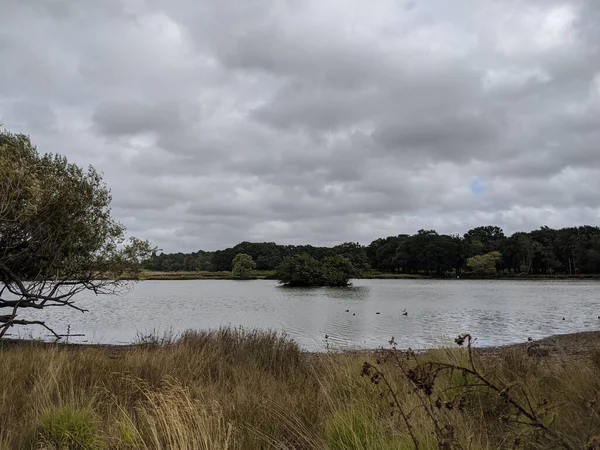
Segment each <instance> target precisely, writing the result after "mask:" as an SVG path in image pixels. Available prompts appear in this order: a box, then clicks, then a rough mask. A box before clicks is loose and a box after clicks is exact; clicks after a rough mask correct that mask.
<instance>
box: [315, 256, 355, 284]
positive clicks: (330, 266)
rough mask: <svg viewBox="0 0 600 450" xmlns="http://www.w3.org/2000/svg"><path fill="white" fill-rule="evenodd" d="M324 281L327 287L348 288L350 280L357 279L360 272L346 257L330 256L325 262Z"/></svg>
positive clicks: (323, 267)
mask: <svg viewBox="0 0 600 450" xmlns="http://www.w3.org/2000/svg"><path fill="white" fill-rule="evenodd" d="M321 268H322V271H323V272H322V280H323V284H324V285H327V286H348V283H349V282H350V278H354V277H357V276H358V275H359V271H358V270H356V268H355V267H354V264H352V261H350V259H348V258H346V257H345V256H341V255H336V256H328V257H327V258H325V261H324V262H323V265H322V266H321Z"/></svg>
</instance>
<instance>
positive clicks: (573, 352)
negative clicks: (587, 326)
mask: <svg viewBox="0 0 600 450" xmlns="http://www.w3.org/2000/svg"><path fill="white" fill-rule="evenodd" d="M474 337H475V338H476V337H477V336H474ZM27 345H39V346H42V347H47V348H62V349H68V350H76V351H85V350H89V349H95V350H101V351H105V352H107V353H109V354H110V356H111V357H112V356H115V355H123V354H126V353H128V352H130V351H134V350H140V349H160V348H168V347H169V346H172V345H176V341H174V342H170V343H165V344H154V343H131V344H93V343H90V344H88V343H73V342H60V341H59V342H48V341H42V340H36V339H11V338H8V339H6V338H5V339H1V340H0V352H1V351H4V350H7V349H10V348H15V347H19V346H27ZM446 348H459V347H458V346H456V345H449V346H445V347H444V346H442V347H434V348H426V349H413V351H414V352H416V353H427V352H431V351H436V350H441V349H446ZM531 348H536V349H543V351H542V353H543V355H538V356H545V357H550V358H565V359H566V358H571V359H572V358H576V359H579V358H589V357H590V356H593V355H594V354H596V353H597V355H598V357H599V358H600V330H597V331H578V332H574V333H565V334H554V335H551V336H547V337H545V338H541V339H536V340H532V341H525V342H517V343H513V344H504V345H497V346H489V347H479V346H476V345H474V346H473V351H474V353H475V354H478V355H480V356H483V357H489V356H491V357H494V356H499V355H502V354H505V353H507V352H514V351H516V352H523V353H527V352H530V351H531V350H530V349H531ZM383 349H384V350H389V348H388V347H384V348H383ZM379 350H380V349H379V348H371V349H355V350H335V349H333V350H328V351H323V352H315V351H307V350H302V353H303V354H305V355H308V356H311V357H318V356H326V355H356V356H358V355H364V356H365V357H366V356H371V355H373V354H375V353H376V352H377V351H379ZM407 350H408V349H402V348H399V349H398V351H399V352H406V351H407ZM536 352H537V351H536ZM536 352H534V353H536Z"/></svg>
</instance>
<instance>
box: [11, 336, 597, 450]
mask: <svg viewBox="0 0 600 450" xmlns="http://www.w3.org/2000/svg"><path fill="white" fill-rule="evenodd" d="M596 339H597V336H596ZM463 347H464V346H463ZM531 348H532V347H530V348H529V351H528V349H527V348H526V347H515V348H507V349H500V350H496V351H491V352H490V351H486V352H476V353H475V354H473V355H472V357H473V363H474V364H475V369H476V373H479V374H481V375H482V377H483V380H485V382H486V383H489V384H490V385H491V386H493V387H494V388H493V389H492V388H490V387H489V386H485V385H484V383H483V382H482V381H481V380H477V379H475V378H473V376H472V375H470V374H469V372H465V370H463V369H465V368H467V369H468V368H470V367H472V366H471V361H470V358H469V352H468V351H467V350H466V349H465V348H458V347H457V348H452V349H445V350H436V351H431V352H427V353H425V354H421V355H418V356H416V355H415V356H410V355H408V356H407V354H406V353H400V352H393V351H389V352H384V353H382V354H375V353H341V354H331V353H330V354H319V355H315V354H307V353H303V352H301V351H300V349H299V348H298V346H297V345H296V344H295V343H294V342H292V341H289V340H288V339H286V338H284V337H281V336H278V335H276V334H273V333H268V332H261V331H243V330H231V329H227V330H221V331H218V332H203V333H198V332H189V333H186V334H184V335H183V336H182V337H180V338H179V339H178V340H176V341H168V340H167V341H165V342H158V341H156V340H152V339H149V340H147V341H146V343H145V344H144V345H137V346H129V347H121V348H120V347H93V346H69V345H48V344H39V343H10V342H7V343H3V344H0V360H1V361H2V364H1V365H0V379H1V380H2V383H0V448H1V449H2V450H5V449H6V450H8V449H30V448H31V449H33V448H45V449H109V448H110V449H166V448H169V449H211V450H212V449H261V448H275V449H288V448H289V449H325V448H329V449H357V450H358V449H411V448H414V447H415V441H416V442H417V445H418V446H419V448H421V449H437V448H448V449H450V448H470V449H483V448H485V449H488V448H490V449H491V448H494V449H496V448H513V446H514V445H515V442H517V443H518V445H519V447H522V448H539V449H548V448H559V447H561V446H562V448H569V447H570V448H584V446H585V445H587V444H588V443H589V442H590V441H591V440H592V439H593V438H592V436H594V435H595V434H600V418H599V416H598V405H597V404H596V400H597V395H598V392H599V390H600V376H599V375H600V352H598V351H597V350H595V351H589V352H584V353H582V352H581V351H576V352H575V353H577V355H576V356H577V357H573V355H569V353H568V346H567V347H565V348H566V350H567V351H564V349H563V347H560V348H559V349H558V350H556V351H553V352H552V354H550V355H546V353H545V352H544V351H541V350H543V347H539V348H538V347H535V346H534V347H533V348H536V349H537V350H535V351H532V350H531ZM557 348H558V347H557ZM366 361H367V362H370V363H371V364H372V365H371V366H370V365H364V363H365V362H366ZM443 367H446V368H449V369H448V370H442V368H443ZM461 367H462V368H463V369H460V368H461ZM361 372H362V375H363V376H361ZM467 385H473V386H471V387H466V386H467ZM390 388H391V393H393V395H391V394H390V392H388V389H390ZM495 389H497V390H495ZM511 401H512V402H514V403H516V404H517V405H519V406H520V407H522V408H524V409H525V411H526V412H527V413H529V415H530V416H531V415H532V414H533V416H532V417H534V420H533V421H532V420H531V417H529V418H528V417H527V416H526V415H523V414H520V413H519V410H518V409H516V408H515V407H514V405H513V404H512V403H511ZM440 442H441V444H440ZM440 445H445V446H442V447H440ZM590 448H598V447H590Z"/></svg>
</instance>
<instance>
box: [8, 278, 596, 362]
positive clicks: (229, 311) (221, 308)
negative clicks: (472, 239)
mask: <svg viewBox="0 0 600 450" xmlns="http://www.w3.org/2000/svg"><path fill="white" fill-rule="evenodd" d="M597 287H598V283H597V282H590V281H543V282H540V281H515V282H512V281H467V280H443V281H441V280H358V281H356V282H355V285H354V286H353V287H351V288H348V289H344V288H314V289H293V288H283V287H280V286H278V285H277V283H276V282H274V281H270V280H261V281H251V282H236V281H222V280H220V281H210V280H206V281H202V280H190V281H145V282H140V283H138V284H136V286H135V289H134V290H133V291H131V292H128V293H126V294H125V295H123V296H119V297H98V298H94V297H92V296H91V295H89V294H84V295H81V296H80V298H79V299H78V302H79V303H80V306H82V307H85V308H88V309H89V310H90V312H89V313H86V314H81V313H80V312H78V311H74V310H66V309H53V310H49V311H43V312H41V313H40V312H37V311H26V312H25V313H24V314H23V316H24V317H31V318H34V317H35V318H43V319H45V320H47V321H48V323H51V324H53V325H54V326H55V327H56V329H57V330H59V331H60V332H66V328H67V325H70V326H71V332H72V333H85V334H86V336H85V338H84V339H85V340H87V341H89V342H99V343H115V344H116V343H127V342H131V341H132V340H133V339H134V338H135V337H136V335H137V333H138V332H146V331H151V330H157V331H158V332H159V333H161V332H168V331H170V330H172V331H174V332H181V331H183V330H185V329H189V328H192V329H208V328H213V329H214V328H218V327H221V326H245V327H249V328H256V327H258V328H269V329H275V330H281V331H285V332H286V333H287V334H288V335H289V336H290V337H292V338H293V339H295V340H297V341H298V342H299V343H300V344H301V345H302V346H303V348H305V349H307V350H311V351H319V350H324V349H325V335H328V342H329V344H330V346H334V347H337V348H375V347H379V346H386V345H387V342H388V341H389V339H390V337H392V336H393V337H394V338H395V339H396V341H397V342H398V343H399V345H400V346H401V347H404V348H407V347H412V348H426V347H432V346H437V345H443V344H449V343H452V340H453V338H454V337H455V336H456V335H458V334H460V333H465V332H468V333H471V334H472V335H473V336H475V337H476V338H477V339H478V343H479V345H502V344H509V343H514V342H522V341H524V340H526V339H527V337H532V338H541V337H545V336H549V335H552V334H557V333H569V332H575V331H584V330H597V329H598V328H599V327H600V320H598V319H597V316H598V314H600V307H599V304H598V301H597V299H596V294H595V292H596V291H597ZM346 310H348V312H346ZM404 310H406V312H407V315H403V311H404ZM377 312H379V313H380V314H376V313H377ZM563 317H564V318H565V320H562V319H563ZM15 333H17V334H19V335H21V336H27V335H28V333H31V334H32V335H34V336H40V335H42V336H43V335H44V334H45V333H40V331H39V330H37V329H19V330H17V329H15Z"/></svg>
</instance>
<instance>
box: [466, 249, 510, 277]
mask: <svg viewBox="0 0 600 450" xmlns="http://www.w3.org/2000/svg"><path fill="white" fill-rule="evenodd" d="M500 261H502V254H501V253H500V252H490V253H486V254H485V255H478V256H473V257H471V258H469V259H467V267H468V268H469V269H470V270H471V271H472V272H473V273H474V274H476V275H494V274H495V273H496V271H497V269H496V265H497V264H498V263H499V262H500Z"/></svg>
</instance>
